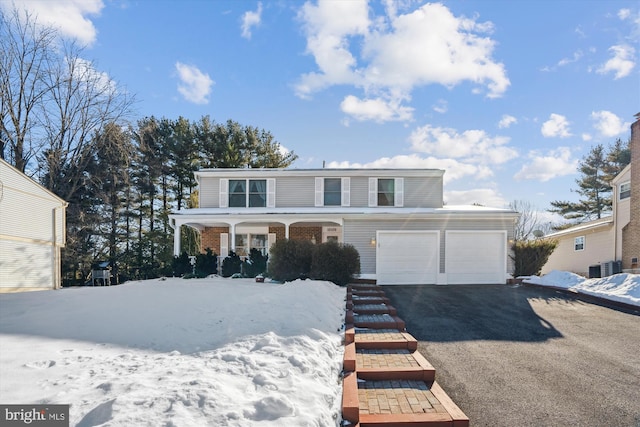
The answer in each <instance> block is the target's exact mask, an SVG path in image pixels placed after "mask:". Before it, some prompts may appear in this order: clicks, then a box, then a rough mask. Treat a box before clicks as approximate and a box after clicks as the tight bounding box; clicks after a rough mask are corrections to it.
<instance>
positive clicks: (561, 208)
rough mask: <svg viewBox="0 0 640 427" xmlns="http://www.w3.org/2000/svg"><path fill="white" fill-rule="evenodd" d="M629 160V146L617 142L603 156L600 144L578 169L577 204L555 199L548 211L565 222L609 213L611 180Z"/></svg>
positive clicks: (583, 160) (603, 152)
mask: <svg viewBox="0 0 640 427" xmlns="http://www.w3.org/2000/svg"><path fill="white" fill-rule="evenodd" d="M630 160H631V156H630V151H629V143H627V144H626V147H625V146H624V144H623V143H622V141H620V140H619V139H618V140H617V141H616V142H615V143H614V144H613V145H612V146H611V147H610V148H609V150H608V152H607V153H605V149H604V147H603V146H602V144H598V145H596V146H595V147H593V148H592V149H591V151H590V152H589V154H588V155H587V156H586V157H584V158H583V159H582V161H581V162H580V165H579V167H578V171H579V172H580V174H581V177H580V178H579V179H576V183H577V184H578V188H577V189H576V190H572V191H575V192H576V193H578V194H579V195H580V196H582V197H581V199H580V200H579V201H578V202H570V201H566V200H556V201H553V202H551V206H552V209H549V212H553V213H558V214H560V215H562V216H563V217H564V218H565V219H568V220H577V222H584V221H589V220H592V219H600V218H602V216H603V215H605V214H607V213H608V212H610V211H611V192H612V189H611V184H610V182H611V180H612V179H613V178H614V177H615V176H616V175H617V174H619V173H620V172H621V171H622V169H624V167H625V166H626V165H627V164H629V162H630Z"/></svg>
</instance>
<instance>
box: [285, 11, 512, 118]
mask: <svg viewBox="0 0 640 427" xmlns="http://www.w3.org/2000/svg"><path fill="white" fill-rule="evenodd" d="M385 5H386V7H385V10H386V14H385V15H384V16H383V15H380V16H370V12H371V11H370V10H369V8H368V3H367V1H365V0H353V1H345V2H331V1H326V0H319V1H318V4H317V5H313V4H312V3H310V2H307V3H305V4H304V6H303V7H302V8H301V10H300V13H299V15H298V17H299V19H300V20H301V22H302V23H303V27H304V30H305V33H306V37H307V52H308V53H309V54H311V55H313V57H314V59H315V62H316V65H317V67H318V70H317V71H315V72H310V73H307V74H303V75H302V76H301V77H300V79H299V81H298V82H297V84H296V86H295V90H296V94H297V95H298V96H299V97H302V98H307V97H309V96H311V95H312V94H313V93H315V92H318V91H320V90H323V89H325V88H327V87H330V86H333V85H351V86H353V87H357V88H360V89H362V90H363V92H364V96H362V97H361V98H366V99H375V98H378V99H384V100H386V102H387V103H388V104H392V105H397V106H398V108H406V107H402V105H401V104H402V103H403V102H407V101H408V100H409V99H410V96H411V91H412V90H413V89H414V88H416V87H418V86H425V85H430V84H440V85H444V86H446V87H449V88H450V87H453V86H456V85H458V84H460V83H462V82H471V83H473V84H475V88H474V90H473V92H474V93H478V92H483V91H484V92H485V93H486V95H487V96H488V97H490V98H495V97H499V96H501V95H502V94H503V93H504V92H505V91H506V89H507V88H508V86H509V85H510V82H509V79H508V78H507V76H506V72H505V69H504V66H503V64H501V63H498V62H496V61H494V60H493V58H492V55H493V49H494V46H495V42H494V41H493V40H492V39H491V38H490V37H488V36H487V33H489V32H490V31H491V30H492V24H491V23H490V22H489V23H480V22H477V21H476V20H475V19H468V18H464V17H455V16H454V15H453V14H452V13H451V11H450V10H449V9H448V8H446V7H445V6H443V5H441V4H431V3H429V4H425V5H423V6H421V7H420V8H418V9H415V10H413V11H411V12H409V13H404V14H402V13H401V11H400V9H402V10H404V9H406V6H407V4H404V3H403V4H396V3H392V2H386V3H385ZM352 46H353V47H352ZM480 89H482V90H480ZM359 106H360V107H362V108H364V109H365V110H366V109H367V108H369V107H370V104H367V103H361V104H359ZM398 108H397V109H398ZM351 113H352V114H354V115H356V116H357V115H359V116H366V115H367V114H368V113H367V112H366V111H365V112H364V113H363V114H358V113H357V112H356V111H351ZM376 117H377V116H373V119H374V120H375V118H376ZM408 119H410V117H409V116H407V120H408Z"/></svg>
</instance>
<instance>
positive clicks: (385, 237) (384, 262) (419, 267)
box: [376, 231, 440, 285]
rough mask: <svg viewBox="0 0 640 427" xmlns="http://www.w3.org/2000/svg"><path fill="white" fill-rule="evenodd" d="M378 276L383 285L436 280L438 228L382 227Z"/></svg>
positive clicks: (378, 240)
mask: <svg viewBox="0 0 640 427" xmlns="http://www.w3.org/2000/svg"><path fill="white" fill-rule="evenodd" d="M376 239H377V244H376V247H377V250H376V279H377V283H378V284H379V285H411V284H433V283H436V281H437V278H438V270H439V268H438V267H439V259H440V255H439V248H440V233H439V232H438V231H378V232H377V235H376Z"/></svg>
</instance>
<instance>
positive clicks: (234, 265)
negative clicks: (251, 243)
mask: <svg viewBox="0 0 640 427" xmlns="http://www.w3.org/2000/svg"><path fill="white" fill-rule="evenodd" d="M241 270H242V260H241V259H240V257H239V256H238V254H236V253H235V252H233V251H229V255H228V256H227V257H226V258H225V259H223V260H222V277H231V276H233V275H234V274H236V273H240V271H241Z"/></svg>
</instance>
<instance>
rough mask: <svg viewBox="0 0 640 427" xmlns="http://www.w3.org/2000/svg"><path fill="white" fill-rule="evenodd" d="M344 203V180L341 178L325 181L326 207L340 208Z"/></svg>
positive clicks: (326, 179)
mask: <svg viewBox="0 0 640 427" xmlns="http://www.w3.org/2000/svg"><path fill="white" fill-rule="evenodd" d="M341 203H342V180H341V179H340V178H325V179H324V205H325V206H340V204H341Z"/></svg>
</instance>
